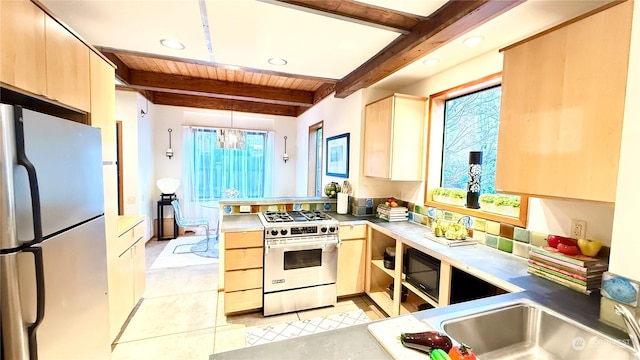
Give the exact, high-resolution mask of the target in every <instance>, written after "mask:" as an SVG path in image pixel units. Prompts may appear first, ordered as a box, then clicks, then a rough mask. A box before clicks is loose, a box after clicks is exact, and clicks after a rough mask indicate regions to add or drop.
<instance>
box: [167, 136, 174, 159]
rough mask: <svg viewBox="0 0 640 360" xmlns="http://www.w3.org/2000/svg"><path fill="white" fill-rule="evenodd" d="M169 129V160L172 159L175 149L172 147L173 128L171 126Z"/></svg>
mask: <svg viewBox="0 0 640 360" xmlns="http://www.w3.org/2000/svg"><path fill="white" fill-rule="evenodd" d="M167 131H169V148H168V149H167V153H166V155H167V157H168V158H169V160H171V158H172V157H173V149H172V148H171V132H172V131H173V130H171V128H169V130H167Z"/></svg>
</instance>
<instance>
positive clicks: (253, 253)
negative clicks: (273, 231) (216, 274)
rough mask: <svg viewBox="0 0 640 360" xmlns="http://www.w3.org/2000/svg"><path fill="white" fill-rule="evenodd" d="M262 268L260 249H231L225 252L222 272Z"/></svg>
mask: <svg viewBox="0 0 640 360" xmlns="http://www.w3.org/2000/svg"><path fill="white" fill-rule="evenodd" d="M261 267H262V248H249V249H231V250H227V251H225V255H224V270H225V271H229V270H244V269H251V268H261Z"/></svg>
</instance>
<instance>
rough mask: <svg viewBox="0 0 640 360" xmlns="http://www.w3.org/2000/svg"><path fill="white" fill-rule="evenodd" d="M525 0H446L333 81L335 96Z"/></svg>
mask: <svg viewBox="0 0 640 360" xmlns="http://www.w3.org/2000/svg"><path fill="white" fill-rule="evenodd" d="M524 1H525V0H483V1H466V0H450V1H448V2H447V3H446V4H445V5H443V6H442V7H441V8H440V9H438V10H436V11H435V12H434V13H433V14H431V15H430V16H429V18H428V19H427V20H424V21H422V22H420V23H419V24H418V25H416V26H415V27H414V28H413V30H412V31H411V33H409V34H408V35H406V36H401V37H399V38H398V39H397V40H395V41H394V42H392V43H391V44H390V45H389V46H387V47H386V48H384V49H383V50H381V51H380V52H379V53H378V54H376V55H375V56H374V57H372V58H371V59H369V60H368V61H367V62H365V63H364V64H362V65H360V66H359V67H358V68H357V69H355V70H354V71H352V72H351V73H349V74H348V75H347V76H345V77H344V78H343V79H342V80H340V81H339V82H338V84H337V85H336V95H335V96H336V97H338V98H345V97H347V96H349V95H351V94H353V93H354V92H356V91H358V90H360V89H362V88H366V87H368V86H371V85H373V84H375V83H376V82H378V81H380V80H382V79H384V78H385V77H387V76H389V75H391V74H392V73H394V72H396V71H398V70H400V69H401V68H403V67H405V66H407V65H409V64H411V63H412V62H414V61H416V60H418V59H420V58H421V57H423V56H425V55H427V54H428V53H430V52H431V51H433V50H435V49H437V48H439V47H441V46H443V45H444V44H446V43H448V42H450V41H452V40H454V39H456V38H457V37H459V36H461V35H462V34H465V33H466V32H468V31H469V30H471V29H474V28H476V27H477V26H479V25H481V24H483V23H485V22H487V21H489V20H491V19H493V18H494V17H496V16H498V15H500V14H502V13H504V12H505V11H507V10H509V9H511V8H513V7H515V6H517V5H519V4H521V3H523V2H524Z"/></svg>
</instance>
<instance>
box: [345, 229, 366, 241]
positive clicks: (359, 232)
mask: <svg viewBox="0 0 640 360" xmlns="http://www.w3.org/2000/svg"><path fill="white" fill-rule="evenodd" d="M366 233H367V226H366V225H341V226H340V231H339V233H338V236H339V237H340V240H345V239H364V238H365V234H366Z"/></svg>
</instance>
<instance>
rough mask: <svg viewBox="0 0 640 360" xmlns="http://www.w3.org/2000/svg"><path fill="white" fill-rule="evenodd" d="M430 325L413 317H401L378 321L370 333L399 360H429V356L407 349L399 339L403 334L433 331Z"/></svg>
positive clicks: (371, 326) (372, 326)
mask: <svg viewBox="0 0 640 360" xmlns="http://www.w3.org/2000/svg"><path fill="white" fill-rule="evenodd" d="M433 330H434V329H433V328H432V327H430V326H429V325H427V324H425V323H423V322H421V321H419V320H418V319H416V318H414V317H413V316H411V315H405V316H399V317H396V318H393V319H389V320H383V321H377V322H374V323H372V324H370V325H369V332H370V333H371V335H373V337H375V338H376V340H378V342H379V343H380V345H382V347H384V349H385V350H387V352H388V353H389V355H391V357H393V358H394V359H398V360H414V359H415V360H428V359H429V355H428V354H427V353H423V352H420V351H417V350H413V349H409V348H406V347H404V346H403V345H402V343H401V342H400V340H398V339H397V337H398V336H400V334H401V333H403V332H405V333H410V332H420V331H433Z"/></svg>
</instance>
